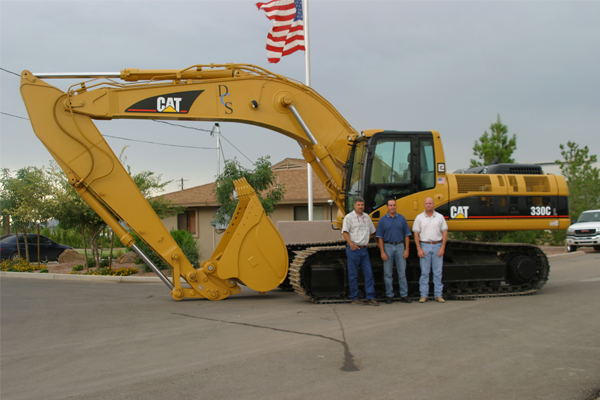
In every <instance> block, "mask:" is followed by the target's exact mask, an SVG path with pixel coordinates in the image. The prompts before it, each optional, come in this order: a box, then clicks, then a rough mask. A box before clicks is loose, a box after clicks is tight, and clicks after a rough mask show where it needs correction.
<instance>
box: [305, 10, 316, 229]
mask: <svg viewBox="0 0 600 400" xmlns="http://www.w3.org/2000/svg"><path fill="white" fill-rule="evenodd" d="M302 8H303V12H302V14H303V15H302V17H303V18H304V69H305V73H306V86H310V46H309V41H308V0H302ZM306 174H307V177H308V179H307V182H308V220H309V221H312V220H313V170H312V167H311V165H310V164H309V163H307V164H306Z"/></svg>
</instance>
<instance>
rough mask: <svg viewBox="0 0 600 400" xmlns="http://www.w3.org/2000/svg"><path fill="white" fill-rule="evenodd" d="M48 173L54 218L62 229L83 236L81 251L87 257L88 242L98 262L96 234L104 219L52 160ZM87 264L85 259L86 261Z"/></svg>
mask: <svg viewBox="0 0 600 400" xmlns="http://www.w3.org/2000/svg"><path fill="white" fill-rule="evenodd" d="M49 173H50V175H51V176H52V178H53V182H54V186H53V196H54V198H55V199H56V205H55V208H54V212H53V214H54V218H56V219H57V220H58V221H59V222H60V226H61V228H63V229H74V230H76V231H77V232H79V234H80V235H81V237H82V238H83V251H84V254H85V259H86V260H87V259H88V252H87V249H88V243H89V245H90V248H91V250H92V256H93V257H95V258H96V265H99V264H100V260H99V255H98V235H99V234H100V233H101V232H102V231H103V230H104V229H105V228H106V223H104V220H103V219H102V218H100V217H99V216H98V214H96V212H95V211H94V210H93V209H92V207H90V205H89V204H88V203H86V202H85V201H84V200H83V198H81V196H79V194H78V193H77V191H76V190H75V189H74V188H73V187H72V186H71V184H70V183H69V180H68V179H67V177H66V175H65V174H64V173H63V171H62V170H61V169H60V167H59V166H58V164H56V163H55V162H54V161H51V162H50V172H49ZM86 265H87V261H86Z"/></svg>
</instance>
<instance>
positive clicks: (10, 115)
mask: <svg viewBox="0 0 600 400" xmlns="http://www.w3.org/2000/svg"><path fill="white" fill-rule="evenodd" d="M0 114H4V115H8V116H9V117H15V118H20V119H24V120H26V121H29V118H24V117H19V116H18V115H12V114H9V113H5V112H2V111H0Z"/></svg>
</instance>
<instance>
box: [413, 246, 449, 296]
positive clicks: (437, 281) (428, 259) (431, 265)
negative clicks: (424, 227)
mask: <svg viewBox="0 0 600 400" xmlns="http://www.w3.org/2000/svg"><path fill="white" fill-rule="evenodd" d="M441 247H442V244H441V243H436V244H430V243H421V249H422V250H423V251H424V252H425V257H423V258H420V259H419V260H420V263H421V278H419V289H420V292H421V297H429V273H430V272H431V271H433V293H434V295H435V297H440V296H441V295H442V291H443V289H444V285H442V264H443V263H444V257H443V256H442V257H438V251H439V250H440V248H441Z"/></svg>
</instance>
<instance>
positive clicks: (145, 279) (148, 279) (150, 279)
mask: <svg viewBox="0 0 600 400" xmlns="http://www.w3.org/2000/svg"><path fill="white" fill-rule="evenodd" d="M584 254H585V252H583V251H574V252H572V253H562V254H553V255H551V256H548V260H549V261H555V260H562V259H563V258H571V257H579V256H582V255H584ZM4 277H6V278H34V279H47V280H57V281H95V282H117V283H163V281H161V280H160V278H159V277H158V276H134V275H129V276H108V275H75V274H40V273H27V272H6V271H0V279H1V278H4ZM180 282H181V283H182V284H185V283H187V282H186V281H185V279H183V278H181V279H180Z"/></svg>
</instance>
